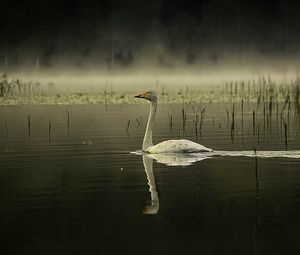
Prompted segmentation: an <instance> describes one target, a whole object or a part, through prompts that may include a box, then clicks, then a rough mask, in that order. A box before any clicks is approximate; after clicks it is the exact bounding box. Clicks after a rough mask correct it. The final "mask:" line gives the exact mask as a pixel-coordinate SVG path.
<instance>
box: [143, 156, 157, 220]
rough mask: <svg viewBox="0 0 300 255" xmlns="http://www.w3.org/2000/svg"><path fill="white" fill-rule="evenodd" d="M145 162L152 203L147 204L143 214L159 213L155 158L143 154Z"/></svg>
mask: <svg viewBox="0 0 300 255" xmlns="http://www.w3.org/2000/svg"><path fill="white" fill-rule="evenodd" d="M143 164H144V168H145V173H146V176H147V180H148V185H149V191H150V194H151V204H150V205H147V206H146V207H145V208H144V210H143V214H157V213H158V210H159V197H158V192H157V190H156V184H155V178H154V173H153V159H152V158H149V157H147V156H146V155H143Z"/></svg>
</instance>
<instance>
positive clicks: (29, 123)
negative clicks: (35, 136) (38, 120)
mask: <svg viewBox="0 0 300 255" xmlns="http://www.w3.org/2000/svg"><path fill="white" fill-rule="evenodd" d="M27 127H28V137H29V138H30V135H31V117H30V114H29V115H28V116H27Z"/></svg>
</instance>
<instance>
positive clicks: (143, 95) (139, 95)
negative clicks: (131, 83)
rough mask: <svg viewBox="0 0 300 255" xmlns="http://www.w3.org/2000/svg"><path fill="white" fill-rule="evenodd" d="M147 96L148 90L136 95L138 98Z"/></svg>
mask: <svg viewBox="0 0 300 255" xmlns="http://www.w3.org/2000/svg"><path fill="white" fill-rule="evenodd" d="M146 96H147V92H144V93H141V94H138V95H136V96H134V97H136V98H145V97H146Z"/></svg>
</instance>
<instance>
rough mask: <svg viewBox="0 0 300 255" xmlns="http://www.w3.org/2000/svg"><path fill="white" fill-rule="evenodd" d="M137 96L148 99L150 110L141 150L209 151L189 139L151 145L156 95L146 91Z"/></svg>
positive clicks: (156, 151)
mask: <svg viewBox="0 0 300 255" xmlns="http://www.w3.org/2000/svg"><path fill="white" fill-rule="evenodd" d="M136 97H137V98H144V99H146V100H148V101H150V103H151V105H150V112H149V118H148V123H147V128H146V132H145V136H144V140H143V147H142V149H143V151H145V152H148V153H151V154H157V153H193V152H198V153H199V152H210V151H212V149H209V148H206V147H205V146H203V145H201V144H198V143H195V142H192V141H190V140H186V139H181V140H167V141H163V142H161V143H159V144H156V145H153V142H152V130H153V124H154V120H155V115H156V110H157V96H156V93H155V92H154V91H148V92H145V93H142V94H140V95H137V96H136Z"/></svg>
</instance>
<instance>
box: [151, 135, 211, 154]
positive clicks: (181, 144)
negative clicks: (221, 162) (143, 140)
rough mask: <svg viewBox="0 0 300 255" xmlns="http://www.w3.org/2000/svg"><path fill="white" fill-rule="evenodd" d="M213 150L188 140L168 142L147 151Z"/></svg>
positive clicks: (181, 151)
mask: <svg viewBox="0 0 300 255" xmlns="http://www.w3.org/2000/svg"><path fill="white" fill-rule="evenodd" d="M210 151H212V149H210V148H207V147H205V146H203V145H201V144H198V143H195V142H192V141H190V140H186V139H180V140H167V141H163V142H161V143H159V144H156V145H154V146H152V147H150V148H148V149H147V152H149V153H153V154H155V153H193V152H210Z"/></svg>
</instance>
